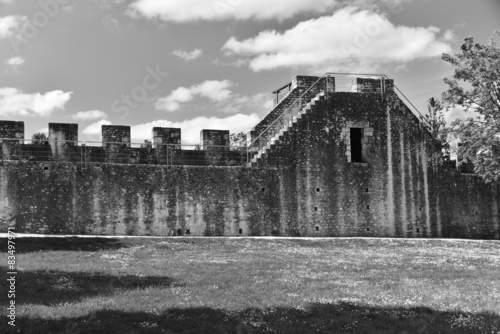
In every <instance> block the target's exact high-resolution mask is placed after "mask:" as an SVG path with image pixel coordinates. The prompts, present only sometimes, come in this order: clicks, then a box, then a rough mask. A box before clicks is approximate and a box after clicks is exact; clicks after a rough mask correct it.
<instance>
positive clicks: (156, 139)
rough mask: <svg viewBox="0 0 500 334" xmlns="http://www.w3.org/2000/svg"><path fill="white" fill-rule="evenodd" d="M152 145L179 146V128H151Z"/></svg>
mask: <svg viewBox="0 0 500 334" xmlns="http://www.w3.org/2000/svg"><path fill="white" fill-rule="evenodd" d="M152 135H153V143H154V144H180V143H181V129H179V128H160V127H154V128H153V133H152Z"/></svg>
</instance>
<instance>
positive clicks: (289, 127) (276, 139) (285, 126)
mask: <svg viewBox="0 0 500 334" xmlns="http://www.w3.org/2000/svg"><path fill="white" fill-rule="evenodd" d="M325 95H326V93H325V92H324V91H321V92H319V93H318V94H317V95H316V96H315V97H313V98H312V99H311V100H310V101H309V102H308V103H306V104H305V105H304V107H303V108H302V109H300V110H298V111H297V112H296V114H295V115H294V116H292V117H291V119H288V120H286V118H282V119H281V120H280V121H279V123H278V124H277V125H278V126H276V127H273V128H274V129H278V132H277V133H276V134H275V135H274V136H273V137H272V138H271V139H269V141H268V142H267V144H266V145H265V146H264V147H262V148H261V149H260V150H259V151H258V152H257V154H256V155H255V156H254V157H253V158H252V159H251V160H250V162H249V163H248V164H247V166H249V167H254V166H257V165H258V161H259V159H261V158H262V157H263V156H264V155H267V154H268V153H269V151H270V150H272V149H274V148H275V147H276V146H277V145H278V144H279V143H280V141H282V140H283V138H284V136H285V133H291V132H294V131H296V130H297V129H296V128H294V127H293V125H294V124H295V123H297V122H298V121H299V119H301V118H302V116H303V115H306V114H307V113H308V112H309V111H311V110H312V109H313V106H314V105H315V104H316V102H317V101H321V100H322V98H324V96H325ZM292 115H293V113H292Z"/></svg>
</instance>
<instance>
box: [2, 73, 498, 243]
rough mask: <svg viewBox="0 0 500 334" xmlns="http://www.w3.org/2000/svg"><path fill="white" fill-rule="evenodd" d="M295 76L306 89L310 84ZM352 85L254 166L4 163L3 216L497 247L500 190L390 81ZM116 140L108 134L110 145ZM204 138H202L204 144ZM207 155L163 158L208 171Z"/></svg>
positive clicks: (48, 223) (125, 231) (127, 231)
mask: <svg viewBox="0 0 500 334" xmlns="http://www.w3.org/2000/svg"><path fill="white" fill-rule="evenodd" d="M297 78H299V79H300V80H302V81H300V80H299V81H300V82H295V83H293V84H294V85H297V87H298V86H301V85H306V86H304V87H300V88H303V89H306V88H307V84H311V82H314V79H313V78H311V77H307V78H305V79H301V77H297ZM307 80H309V81H307ZM370 80H371V81H370ZM307 82H309V83H307ZM357 83H358V84H357V87H356V92H334V91H333V89H334V88H333V89H332V87H334V81H333V80H332V81H329V79H328V78H327V79H326V82H325V83H324V85H323V87H324V89H325V90H326V91H327V92H326V93H327V94H325V96H324V97H321V98H319V97H318V99H317V101H316V103H315V104H314V105H311V106H310V108H309V109H308V110H307V111H305V112H304V113H301V115H300V117H297V118H296V119H294V120H293V121H292V122H290V123H288V124H289V127H287V128H286V131H285V130H283V132H282V135H281V137H280V139H279V140H276V141H274V142H273V143H272V144H269V149H268V150H267V151H266V153H265V154H264V155H261V157H260V158H258V159H257V162H256V164H257V168H243V167H187V166H176V167H172V166H162V165H138V164H136V163H140V161H141V160H140V159H141V155H138V160H137V161H135V162H132V163H133V164H116V161H113V162H114V163H106V161H103V163H100V164H99V163H95V162H94V163H92V162H88V161H93V160H92V159H94V158H92V156H91V154H97V153H98V150H100V151H99V152H101V151H102V152H104V153H106V150H109V148H107V147H103V148H88V149H89V152H90V153H88V154H89V160H85V163H75V162H73V161H62V162H61V161H59V162H58V161H54V159H50V160H51V161H46V162H43V161H42V162H40V161H38V162H29V159H24V158H23V159H20V160H22V161H12V160H7V161H3V164H2V165H1V167H0V220H2V221H5V222H7V223H16V224H17V232H32V233H84V234H108V235H171V234H173V233H187V232H189V233H190V234H192V235H287V236H372V237H373V236H376V237H383V236H386V237H414V238H419V237H446V238H481V239H500V227H499V217H498V212H499V196H498V195H499V189H498V185H497V184H485V183H484V182H483V181H482V180H481V179H480V178H479V177H478V176H475V175H471V174H461V173H460V172H459V171H457V169H456V168H455V167H453V166H451V165H450V164H449V163H448V162H447V161H443V158H442V156H441V153H440V151H439V147H438V146H437V145H436V143H435V142H434V141H433V140H432V138H431V137H430V134H429V132H428V131H427V129H426V128H425V127H424V126H423V125H422V123H421V122H420V121H419V119H418V118H417V117H416V116H415V115H414V114H413V113H412V112H411V111H410V109H408V107H407V106H406V105H405V104H404V103H403V101H401V100H400V98H399V97H398V95H396V93H395V92H394V90H393V83H392V82H391V81H389V80H386V83H385V85H384V84H381V81H380V80H373V79H363V80H358V81H357ZM384 86H385V87H384ZM297 87H296V88H294V89H298V88H297ZM292 92H294V90H292ZM311 98H312V97H311ZM285 100H286V98H285V99H284V101H285ZM306 103H307V102H306ZM277 108H278V109H279V108H280V107H279V105H278V106H277ZM278 109H275V111H276V110H278ZM275 116H276V115H275ZM272 117H274V116H271V117H270V118H269V119H267V120H264V121H263V122H264V123H265V124H269V121H270V119H272ZM255 129H260V130H258V131H262V130H264V129H265V126H264V125H263V124H259V125H258V126H257V127H256V128H255ZM255 129H254V130H255ZM353 129H356V130H355V131H353ZM103 130H104V128H103ZM255 133H257V132H255ZM255 133H254V134H255ZM120 136H121V137H124V136H123V134H119V135H116V136H115V139H111V135H110V136H104V131H103V140H105V139H107V138H110V139H111V140H113V141H117V139H119V138H120ZM209 137H210V136H207V137H206V138H205V137H203V132H202V141H201V144H202V145H203V144H204V143H205V142H204V140H205V139H207V138H209ZM207 140H208V139H207ZM122 141H123V140H122ZM125 142H126V141H125ZM215 142H216V141H214V143H215ZM4 146H5V143H4V144H3V147H4ZM16 147H17V148H16V150H17V151H16V150H14V151H13V152H14V153H15V154H18V153H19V154H23V150H25V149H27V148H26V147H28V146H27V145H17V144H16ZM47 147H48V146H47ZM75 149H76V148H75ZM80 149H81V150H83V149H85V148H84V147H83V148H80ZM125 149H127V150H132V149H131V148H127V147H125ZM48 150H49V152H50V147H48ZM359 150H360V151H359ZM102 152H101V153H102ZM134 152H135V151H134ZM137 152H139V151H137ZM141 152H142V151H141ZM228 152H229V153H231V154H233V152H232V151H228ZM107 153H109V152H107ZM116 153H117V154H118V153H123V152H122V151H116ZM146 153H147V152H146ZM208 153H213V152H211V151H210V150H207V151H203V150H195V151H187V150H186V151H184V150H176V152H175V154H173V153H172V152H168V154H169V156H168V157H169V159H170V160H169V161H170V162H171V163H173V162H175V161H177V162H178V163H182V164H185V163H186V161H190V160H189V159H192V158H193V159H197V158H199V157H202V160H201V161H203V163H204V164H206V163H207V162H210V159H212V158H214V156H211V157H210V159H209V158H207V157H206V154H208ZM215 153H217V154H219V153H220V152H218V151H215ZM235 153H238V152H235ZM152 156H153V157H154V154H153V155H151V154H149V155H148V154H146V156H144V157H142V158H147V157H152ZM203 157H204V158H203ZM129 158H130V156H128V158H127V159H129ZM175 159H177V160H175ZM217 159H219V157H217ZM108 162H109V161H108ZM210 164H211V162H210ZM2 226H3V228H4V230H5V226H6V225H2Z"/></svg>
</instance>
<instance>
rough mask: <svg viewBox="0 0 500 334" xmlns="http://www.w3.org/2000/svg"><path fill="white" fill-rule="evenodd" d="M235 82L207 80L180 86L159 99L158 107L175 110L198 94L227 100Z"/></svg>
mask: <svg viewBox="0 0 500 334" xmlns="http://www.w3.org/2000/svg"><path fill="white" fill-rule="evenodd" d="M231 86H233V83H232V82H231V81H229V80H221V81H218V80H207V81H204V82H202V83H201V84H198V85H193V86H191V87H189V88H186V87H179V88H177V89H175V90H174V91H172V92H171V93H170V95H168V96H167V97H164V98H161V99H158V101H157V102H156V109H158V110H166V111H170V112H174V111H177V110H179V109H180V107H181V104H182V103H186V102H190V101H192V100H193V99H194V98H195V97H196V96H202V97H206V98H208V99H209V100H211V101H216V102H220V101H225V100H227V99H228V98H229V97H230V96H231V91H230V90H229V88H230V87H231Z"/></svg>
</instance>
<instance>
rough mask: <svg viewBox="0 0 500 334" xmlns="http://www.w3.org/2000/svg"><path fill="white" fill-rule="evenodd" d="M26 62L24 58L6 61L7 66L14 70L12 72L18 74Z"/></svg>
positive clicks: (13, 58)
mask: <svg viewBox="0 0 500 334" xmlns="http://www.w3.org/2000/svg"><path fill="white" fill-rule="evenodd" d="M25 61H26V59H25V58H23V57H12V58H9V59H7V60H6V61H5V64H7V65H9V66H10V67H11V68H12V71H14V72H18V71H19V67H20V66H21V65H23V64H24V62H25Z"/></svg>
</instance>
